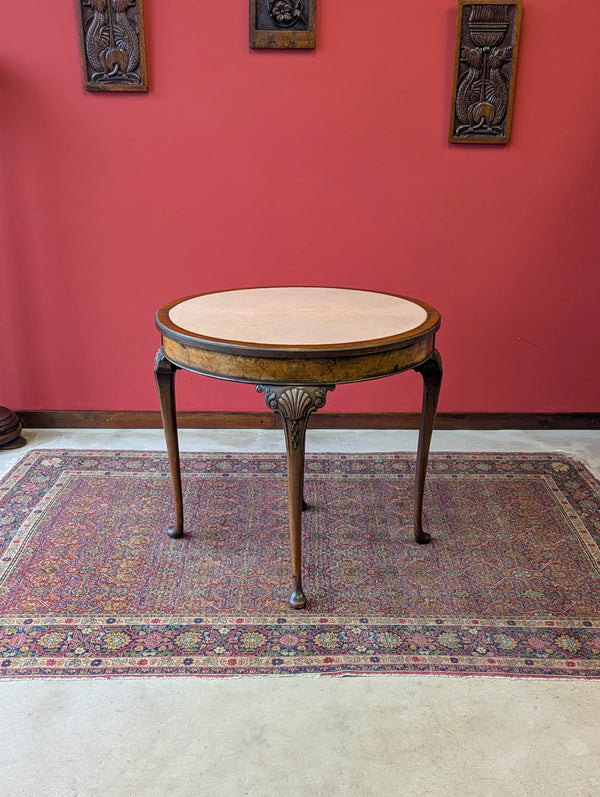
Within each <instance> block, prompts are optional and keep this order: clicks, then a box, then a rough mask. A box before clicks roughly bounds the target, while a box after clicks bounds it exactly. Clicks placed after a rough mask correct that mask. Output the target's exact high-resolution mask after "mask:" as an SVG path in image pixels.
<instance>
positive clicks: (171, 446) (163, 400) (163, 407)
mask: <svg viewBox="0 0 600 797" xmlns="http://www.w3.org/2000/svg"><path fill="white" fill-rule="evenodd" d="M178 370H179V369H178V367H177V366H176V365H173V363H172V362H171V361H170V360H167V358H166V357H165V353H164V350H163V349H162V347H161V348H160V349H159V350H158V351H157V353H156V361H155V363H154V375H155V377H156V386H157V387H158V395H159V397H160V413H161V416H162V423H163V429H164V432H165V440H166V443H167V453H168V455H169V469H170V471H171V482H172V484H173V498H174V501H175V523H174V524H173V526H171V528H169V530H168V534H169V536H170V537H175V538H177V537H182V536H183V497H182V494H181V465H180V462H179V440H178V438H177V413H176V410H175V372H176V371H178Z"/></svg>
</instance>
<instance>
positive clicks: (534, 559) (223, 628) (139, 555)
mask: <svg viewBox="0 0 600 797" xmlns="http://www.w3.org/2000/svg"><path fill="white" fill-rule="evenodd" d="M414 459H415V457H414V455H413V454H404V453H399V454H360V455H342V454H312V455H307V458H306V478H305V483H306V494H307V499H308V501H309V504H310V509H309V510H308V511H307V512H305V513H304V561H305V566H306V575H305V589H306V593H307V596H308V599H309V604H308V607H307V608H306V609H305V610H303V611H294V610H292V609H290V608H289V606H288V597H289V592H290V589H291V578H290V573H289V544H288V531H287V489H286V464H285V457H284V456H282V455H267V454H235V455H226V454H184V455H182V472H183V483H184V506H185V510H186V535H185V536H184V538H183V539H180V540H172V539H170V538H169V537H168V536H167V535H166V533H165V531H164V529H165V528H166V527H167V526H168V525H169V522H170V519H171V514H172V498H171V486H170V479H169V470H168V463H167V458H166V455H165V454H161V453H154V452H133V451H120V452H111V451H73V450H69V451H63V450H37V451H31V452H29V453H28V454H26V455H25V456H24V457H23V459H21V460H20V461H19V463H18V464H17V465H16V466H15V467H14V468H13V469H12V471H10V473H9V474H8V475H7V476H6V477H5V478H4V479H3V480H2V481H1V482H0V542H1V554H0V565H1V567H0V673H1V674H2V675H3V676H4V677H9V678H27V677H58V676H67V677H69V676H70V677H108V676H112V677H115V676H151V675H185V676H224V675H250V674H255V675H267V674H291V673H321V674H335V675H341V674H346V675H348V674H367V673H368V674H373V673H383V674H398V673H429V674H434V673H437V674H442V673H443V674H455V675H503V676H536V677H544V676H552V677H580V678H597V677H599V676H600V548H599V545H600V484H599V483H598V481H596V479H595V478H594V477H593V476H592V475H591V473H590V472H589V471H588V470H587V469H586V468H585V467H584V466H583V465H582V464H581V463H579V462H577V461H576V460H573V459H570V458H567V457H565V456H561V455H554V454H517V455H515V454H458V453H436V454H433V455H432V456H431V460H430V468H429V475H428V481H427V485H426V492H425V518H424V520H425V528H427V529H428V530H429V531H430V532H431V533H432V534H433V541H432V543H431V544H430V545H426V546H421V545H417V544H416V543H415V542H414V541H413V537H412V490H413V481H414Z"/></svg>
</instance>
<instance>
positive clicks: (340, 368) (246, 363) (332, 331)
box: [155, 287, 442, 609]
mask: <svg viewBox="0 0 600 797" xmlns="http://www.w3.org/2000/svg"><path fill="white" fill-rule="evenodd" d="M156 325H157V327H158V329H159V331H160V333H161V335H162V346H161V348H160V349H159V350H158V353H157V356H156V365H155V374H156V382H157V386H158V392H159V396H160V405H161V414H162V421H163V427H164V431H165V437H166V442H167V451H168V455H169V466H170V471H171V478H172V483H173V493H174V500H175V522H174V525H173V527H172V528H170V529H169V532H168V533H169V534H170V536H171V537H181V536H182V535H183V500H182V494H181V471H180V463H179V443H178V438H177V421H176V407H175V392H174V376H175V372H176V371H177V369H179V368H183V369H185V370H187V371H194V372H195V373H199V374H203V375H205V376H212V377H216V378H218V379H225V380H228V381H232V382H249V383H252V384H255V385H256V387H257V390H259V391H260V392H262V393H264V396H265V399H266V402H267V405H268V406H269V407H270V408H271V409H272V410H274V411H275V412H276V413H278V415H279V416H280V417H281V419H282V421H283V425H284V429H285V441H286V452H287V470H288V506H289V524H290V540H291V559H292V574H293V582H294V589H293V592H292V596H291V598H290V605H291V606H292V607H293V608H296V609H299V608H303V607H304V606H305V605H306V596H305V594H304V591H303V588H302V510H303V508H306V505H305V503H304V495H303V483H304V452H305V435H306V426H307V423H308V419H309V417H310V415H311V414H312V413H313V412H315V411H316V410H318V409H320V408H321V407H323V406H324V404H325V400H326V397H327V392H328V391H330V390H333V389H334V388H335V386H336V385H339V384H345V383H350V382H363V381H367V380H370V379H378V378H380V377H385V376H391V375H393V374H398V373H401V372H402V371H407V370H409V369H414V370H415V371H418V372H419V373H420V374H421V375H422V377H423V385H424V389H423V407H422V413H421V426H420V431H419V444H418V450H417V462H416V473H415V500H414V534H415V539H416V541H417V542H419V543H428V542H429V541H430V540H431V535H430V534H429V533H428V532H427V531H424V529H423V524H422V513H423V490H424V485H425V474H426V470H427V460H428V457H429V445H430V441H431V434H432V431H433V424H434V419H435V412H436V407H437V400H438V395H439V391H440V387H441V383H442V363H441V358H440V355H439V353H438V351H437V350H436V348H435V334H436V332H437V330H438V329H439V326H440V315H439V313H438V312H437V310H434V309H433V307H430V306H429V305H427V304H424V303H423V302H420V301H417V300H415V299H408V298H406V297H401V296H395V295H392V294H387V293H376V292H372V291H360V290H351V289H343V288H308V287H306V288H300V287H298V288H296V287H290V288H251V289H243V290H234V291H221V292H218V293H205V294H201V295H199V296H192V297H188V298H185V299H179V300H177V301H175V302H171V303H170V304H168V305H165V307H163V308H161V309H160V310H159V311H158V313H157V314H156Z"/></svg>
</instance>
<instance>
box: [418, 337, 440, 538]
mask: <svg viewBox="0 0 600 797" xmlns="http://www.w3.org/2000/svg"><path fill="white" fill-rule="evenodd" d="M415 371H418V372H419V373H420V374H421V376H422V377H423V408H422V410H421V427H420V430H419V446H418V449H417V464H416V472H415V515H414V526H415V540H416V541H417V542H419V543H422V544H425V543H428V542H430V541H431V534H429V532H427V531H423V493H424V490H425V476H426V474H427V462H428V460H429V446H430V444H431V435H432V432H433V424H434V421H435V412H436V409H437V403H438V398H439V395H440V388H441V386H442V373H443V371H442V358H441V357H440V353H439V352H438V351H437V349H434V350H433V352H432V354H431V357H430V358H429V359H428V360H426V361H425V362H424V363H423V364H422V365H420V366H418V368H415Z"/></svg>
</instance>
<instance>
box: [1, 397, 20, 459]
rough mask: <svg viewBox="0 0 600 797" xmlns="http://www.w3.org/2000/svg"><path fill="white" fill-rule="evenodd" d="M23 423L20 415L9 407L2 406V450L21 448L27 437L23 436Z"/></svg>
mask: <svg viewBox="0 0 600 797" xmlns="http://www.w3.org/2000/svg"><path fill="white" fill-rule="evenodd" d="M22 428H23V424H22V423H21V419H20V418H19V416H18V415H16V414H15V413H14V412H13V411H12V410H9V409H8V407H0V450H2V449H5V450H6V449H13V448H21V446H24V445H25V442H26V441H25V438H24V437H21V430H22Z"/></svg>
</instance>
